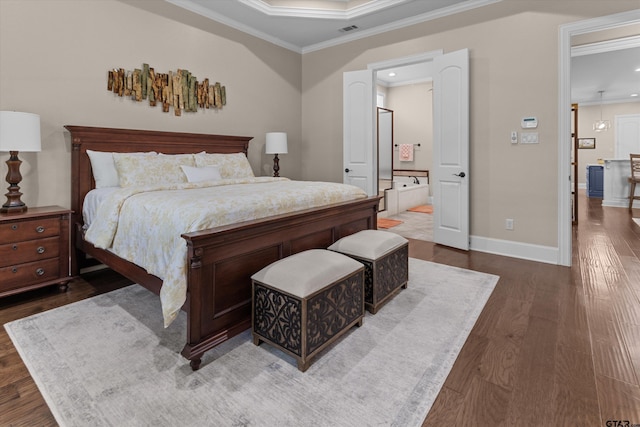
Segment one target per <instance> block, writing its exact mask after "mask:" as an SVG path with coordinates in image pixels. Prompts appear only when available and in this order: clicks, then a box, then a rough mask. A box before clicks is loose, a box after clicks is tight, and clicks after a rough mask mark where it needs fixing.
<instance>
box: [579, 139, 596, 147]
mask: <svg viewBox="0 0 640 427" xmlns="http://www.w3.org/2000/svg"><path fill="white" fill-rule="evenodd" d="M578 148H596V139H595V138H578Z"/></svg>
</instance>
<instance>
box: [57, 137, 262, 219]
mask: <svg viewBox="0 0 640 427" xmlns="http://www.w3.org/2000/svg"><path fill="white" fill-rule="evenodd" d="M65 129H67V130H68V131H69V132H70V133H71V209H72V210H73V212H74V213H73V219H74V221H73V223H72V224H75V223H77V222H79V221H80V222H81V221H82V204H83V202H84V198H85V196H86V194H87V193H88V192H89V191H90V190H92V189H93V188H94V187H95V182H94V180H93V173H92V171H91V162H90V161H89V156H88V155H87V150H94V151H109V152H119V153H129V152H136V151H157V152H159V153H165V154H185V153H199V152H202V151H206V152H208V153H238V152H242V153H244V154H245V155H246V154H247V151H248V149H249V141H250V140H251V139H252V138H253V137H250V136H228V135H207V134H199V133H182V132H161V131H150V130H133V129H113V128H100V127H88V126H71V125H67V126H65ZM72 227H74V228H75V225H72Z"/></svg>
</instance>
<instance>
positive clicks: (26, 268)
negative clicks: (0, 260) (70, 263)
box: [0, 258, 60, 292]
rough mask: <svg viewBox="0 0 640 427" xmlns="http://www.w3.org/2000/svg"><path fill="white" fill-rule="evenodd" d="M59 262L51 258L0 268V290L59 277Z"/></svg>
mask: <svg viewBox="0 0 640 427" xmlns="http://www.w3.org/2000/svg"><path fill="white" fill-rule="evenodd" d="M59 262H60V261H59V260H58V258H51V259H46V260H42V261H36V262H28V263H26V264H18V265H12V266H9V267H3V268H0V292H3V291H8V290H11V289H15V288H20V287H23V286H27V285H30V284H32V283H39V282H45V281H47V280H55V279H57V278H59V277H60V274H59V273H60V271H59Z"/></svg>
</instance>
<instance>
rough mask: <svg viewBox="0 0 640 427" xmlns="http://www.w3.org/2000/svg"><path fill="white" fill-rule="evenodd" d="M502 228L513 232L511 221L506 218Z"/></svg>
mask: <svg viewBox="0 0 640 427" xmlns="http://www.w3.org/2000/svg"><path fill="white" fill-rule="evenodd" d="M504 228H506V229H507V230H513V219H511V218H507V219H506V220H505V222H504Z"/></svg>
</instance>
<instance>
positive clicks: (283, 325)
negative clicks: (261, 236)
mask: <svg viewBox="0 0 640 427" xmlns="http://www.w3.org/2000/svg"><path fill="white" fill-rule="evenodd" d="M251 279H252V297H253V301H252V319H251V320H252V321H251V323H252V334H253V343H254V344H255V345H260V342H261V341H264V342H267V343H269V344H271V345H273V346H275V347H277V348H279V349H280V350H282V351H284V352H285V353H288V354H290V355H291V356H293V357H295V358H296V360H297V361H298V369H299V370H301V371H303V372H304V371H306V370H307V368H308V367H309V363H310V360H311V359H312V358H313V357H314V356H315V355H317V354H318V353H319V352H320V351H322V350H323V349H324V348H325V347H327V346H328V345H329V344H331V343H332V342H333V341H335V340H336V339H337V338H338V337H340V336H341V335H343V334H344V333H345V332H347V331H348V330H349V329H350V328H351V327H352V326H354V325H358V326H361V325H362V320H363V318H364V268H363V266H362V264H361V263H359V262H357V261H355V260H353V259H351V258H349V257H347V256H344V255H341V254H339V253H336V252H331V251H328V250H325V249H311V250H308V251H304V252H299V253H297V254H294V255H291V256H289V257H286V258H283V259H281V260H279V261H276V262H274V263H273V264H270V265H268V266H266V267H265V268H263V269H262V270H260V271H259V272H257V273H256V274H254V275H253V276H251Z"/></svg>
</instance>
